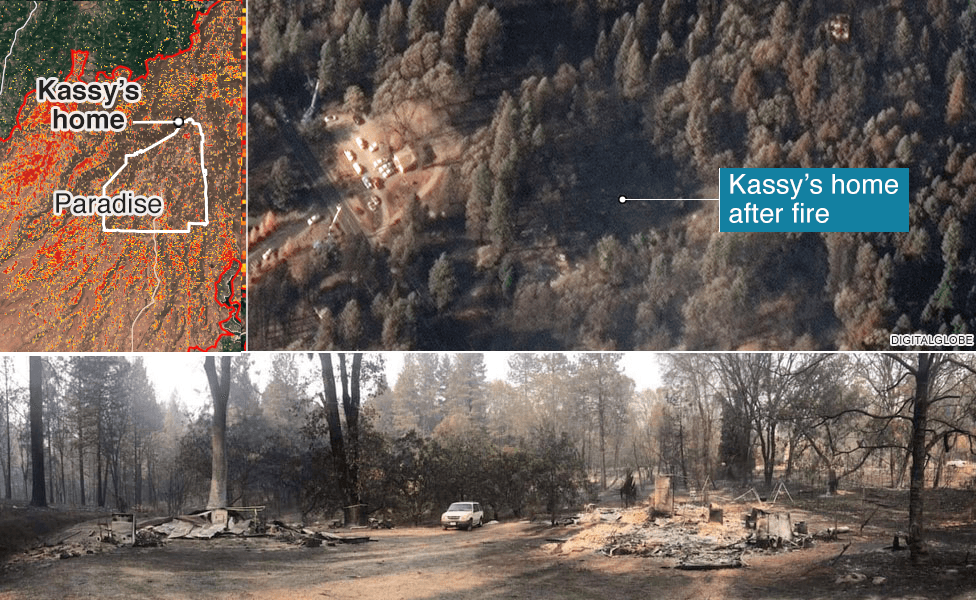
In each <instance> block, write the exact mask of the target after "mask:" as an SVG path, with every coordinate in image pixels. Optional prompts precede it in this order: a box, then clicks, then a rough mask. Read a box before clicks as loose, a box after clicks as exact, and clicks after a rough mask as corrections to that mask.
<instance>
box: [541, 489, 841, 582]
mask: <svg viewBox="0 0 976 600" xmlns="http://www.w3.org/2000/svg"><path fill="white" fill-rule="evenodd" d="M652 504H653V503H652ZM572 521H573V522H574V524H572V525H568V527H570V528H573V529H578V531H577V532H576V533H575V534H573V535H571V536H568V537H564V538H550V539H549V540H548V543H547V544H546V545H545V546H544V549H545V550H547V551H549V552H552V553H554V554H564V555H566V554H572V553H575V552H595V553H599V554H603V555H605V556H622V555H635V556H642V557H653V558H662V559H673V560H675V561H676V563H675V564H674V566H675V567H676V568H679V569H720V568H735V567H741V566H743V565H744V564H745V562H744V560H743V559H744V557H745V556H747V555H749V554H758V553H772V552H783V551H792V550H800V549H803V548H809V547H811V546H813V545H814V544H815V543H816V542H817V541H818V540H833V539H837V536H838V535H841V534H844V533H848V532H849V529H848V528H846V527H832V528H825V529H823V530H821V531H817V532H812V531H810V528H809V527H808V524H807V523H806V522H805V521H801V520H794V518H793V516H792V515H791V513H790V512H789V511H788V510H787V509H785V508H782V507H771V506H768V505H764V506H762V507H759V506H752V505H749V504H729V505H723V506H718V505H716V504H709V505H707V506H701V505H697V504H678V505H675V506H674V508H673V510H672V511H669V512H668V513H667V514H662V513H661V512H660V511H659V510H657V509H655V508H654V507H653V506H640V507H635V508H630V509H617V508H602V509H601V508H594V509H591V510H590V511H589V512H584V513H582V514H580V515H578V516H576V517H573V519H572Z"/></svg>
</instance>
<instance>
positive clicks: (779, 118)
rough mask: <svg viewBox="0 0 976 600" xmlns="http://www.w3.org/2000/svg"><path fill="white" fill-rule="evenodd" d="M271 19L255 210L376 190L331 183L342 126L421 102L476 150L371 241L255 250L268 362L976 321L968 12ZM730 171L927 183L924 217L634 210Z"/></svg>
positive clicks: (584, 5)
mask: <svg viewBox="0 0 976 600" xmlns="http://www.w3.org/2000/svg"><path fill="white" fill-rule="evenodd" d="M249 8H251V15H250V17H251V30H252V31H254V32H255V36H254V37H253V38H252V44H251V52H250V54H249V60H250V64H251V66H252V69H251V74H252V81H251V94H250V103H251V104H250V114H251V140H252V142H257V143H254V144H252V148H253V151H252V153H251V157H250V159H251V171H252V174H253V175H252V182H253V183H252V187H251V190H252V194H251V200H252V201H251V203H250V204H249V206H250V209H249V210H250V211H251V217H252V219H254V220H255V223H256V221H257V220H258V219H261V218H262V215H264V213H265V212H266V211H271V212H272V213H274V215H275V216H274V219H271V220H272V221H275V222H276V223H280V222H284V223H290V222H297V221H299V220H300V221H301V222H302V224H304V220H305V217H306V216H308V215H310V214H316V213H325V214H328V215H329V216H330V219H331V215H332V214H334V212H335V208H334V206H335V202H337V201H338V200H339V199H340V198H341V197H347V198H348V197H350V195H352V196H357V195H360V196H361V195H362V194H364V193H365V192H363V190H362V185H361V184H360V182H359V181H358V179H355V180H350V181H351V183H344V182H343V181H342V180H340V181H339V182H338V183H333V182H332V181H331V180H329V179H328V178H326V177H324V175H326V174H333V175H334V174H335V173H341V169H342V168H343V166H344V164H345V163H344V161H345V159H343V158H342V157H341V154H339V156H338V157H336V156H335V154H338V153H337V152H335V145H336V144H337V143H339V142H340V141H341V139H342V136H343V135H344V134H343V131H352V130H348V129H344V127H346V126H344V125H342V126H335V127H334V128H332V129H330V128H329V125H328V124H327V123H324V122H323V118H324V116H327V115H329V114H335V115H339V117H342V115H347V114H353V115H355V114H361V115H363V116H364V117H366V118H367V119H368V120H369V121H368V122H367V126H370V124H372V123H374V122H376V123H379V122H382V119H384V118H386V117H388V116H389V115H391V114H394V113H395V112H396V111H397V110H400V109H401V108H402V107H404V106H412V105H421V106H423V107H425V108H424V110H429V111H430V113H429V114H431V115H434V117H432V118H434V119H435V120H437V123H438V124H437V127H438V128H439V129H436V128H435V129H436V131H439V132H441V133H439V134H437V135H442V138H441V139H440V141H441V142H442V141H443V139H447V138H443V135H449V136H455V137H450V139H452V140H453V139H457V140H459V141H458V142H457V144H458V148H459V150H460V151H459V152H458V153H457V154H456V155H454V154H451V155H450V156H451V157H455V156H456V158H450V159H447V158H445V159H444V160H445V162H444V163H443V164H442V163H439V162H437V157H436V156H435V157H428V160H430V161H431V164H430V165H427V166H430V167H431V168H433V169H435V170H436V169H441V170H443V171H444V172H445V174H446V175H445V176H444V177H443V179H442V180H439V181H440V183H439V187H438V186H435V187H433V188H428V189H426V190H424V191H423V193H420V192H421V190H416V191H417V192H418V193H420V201H419V203H418V207H417V208H416V209H408V208H405V209H404V212H403V216H402V217H400V218H398V219H397V220H396V223H392V224H391V226H390V227H389V228H385V229H383V235H382V236H381V239H378V238H375V237H374V238H371V239H372V243H366V242H356V241H349V238H348V237H347V238H346V239H345V240H343V241H342V242H341V243H339V244H338V245H335V244H331V242H329V240H327V239H326V238H327V237H328V236H327V235H326V233H327V229H328V228H327V227H324V226H323V227H320V228H319V229H313V228H310V229H309V234H308V236H310V237H309V239H304V240H303V239H299V238H298V237H297V236H294V235H292V230H289V229H288V228H287V227H286V226H281V230H282V233H279V234H278V237H277V238H275V237H273V236H272V237H270V238H268V239H269V241H268V242H265V243H264V245H261V242H252V246H251V250H252V255H257V256H261V257H262V260H264V258H265V255H266V258H267V264H265V265H264V268H265V269H266V270H267V272H268V274H267V275H263V274H262V275H261V277H257V276H256V275H252V277H254V278H255V281H254V285H253V288H254V289H253V294H252V296H253V297H252V305H251V308H252V315H253V318H252V323H253V325H254V327H253V329H254V331H253V332H252V338H251V340H252V343H253V344H254V347H255V348H268V349H274V348H284V347H286V346H287V347H293V348H312V347H317V348H329V347H375V348H387V349H436V348H440V349H463V348H477V349H558V348H605V347H615V348H635V349H667V348H674V347H679V346H680V347H687V348H695V349H734V348H739V347H750V348H807V349H829V348H852V349H856V348H882V347H887V344H888V334H889V333H891V332H899V333H902V332H904V333H911V332H925V333H936V332H944V333H965V332H972V331H973V330H974V327H976V296H974V294H973V290H974V289H976V254H974V249H976V246H974V243H973V240H976V219H974V218H973V214H974V208H976V185H974V184H976V152H974V148H973V142H972V140H973V139H976V119H974V118H973V117H974V116H976V112H974V108H976V106H974V103H973V100H974V97H976V96H974V93H976V92H974V85H976V82H974V81H973V77H972V75H971V74H972V72H973V65H974V63H976V41H974V40H976V6H974V5H973V4H972V3H971V2H966V1H964V0H931V1H928V2H903V1H901V0H886V1H872V2H858V3H853V2H846V1H824V0H803V1H797V2H789V1H785V0H782V1H778V2H777V1H765V2H741V1H737V0H733V1H727V2H719V1H718V0H699V1H698V2H677V1H675V0H664V1H661V0H643V1H642V2H636V1H633V0H615V1H609V2H604V1H599V2H597V1H593V0H576V1H573V2H569V1H565V2H564V1H558V0H553V1H549V2H526V1H501V2H493V3H485V2H480V1H479V0H451V1H448V0H413V1H410V2H401V1H400V0H393V1H391V2H389V3H387V2H374V1H370V0H336V1H334V2H333V1H328V0H322V1H319V2H303V3H295V4H283V3H276V2H267V1H255V2H253V3H252V6H251V7H249ZM424 114H428V113H424ZM303 117H304V118H303ZM408 121H409V119H408ZM404 125H410V123H409V122H405V123H404ZM427 125H429V123H428V124H427ZM444 132H447V133H444ZM415 133H416V132H415ZM431 135H434V134H433V133H431ZM414 140H415V142H416V144H415V145H416V146H417V147H418V148H423V147H425V146H424V144H425V143H429V144H430V145H431V147H435V148H436V147H438V146H437V144H438V143H439V141H438V139H434V140H433V141H431V140H430V139H428V138H426V137H425V134H423V133H418V134H417V135H416V136H415V138H414ZM369 156H370V157H371V156H372V155H369ZM424 166H425V165H424V164H423V163H422V164H421V168H423V167H424ZM723 166H746V167H806V168H809V167H903V168H908V169H909V172H910V188H911V189H910V198H911V208H910V230H909V232H907V233H893V234H892V233H877V234H867V233H855V234H834V233H827V234H812V233H810V234H794V235H785V234H759V233H742V234H738V233H729V234H719V233H718V232H717V229H718V227H717V218H716V208H715V206H714V205H712V204H711V203H695V202H677V203H653V204H650V203H628V204H624V205H621V204H620V203H619V202H617V198H618V197H619V196H620V195H627V196H629V197H658V198H699V197H713V196H714V189H715V188H716V184H717V177H718V169H719V168H720V167H723ZM426 172H427V171H423V173H426ZM424 176H426V175H424ZM391 181H392V180H391ZM431 190H433V191H435V192H437V193H436V194H430V195H429V196H427V197H425V196H424V194H425V193H429V192H431ZM380 196H382V193H381V194H380ZM435 196H436V197H438V198H440V200H439V202H440V204H437V205H436V206H435V205H434V204H430V203H433V202H434V200H431V199H430V198H433V197H435ZM365 198H366V199H368V195H367V196H365ZM384 201H385V198H384ZM424 202H428V204H424ZM365 203H366V202H365V200H364V205H365ZM384 206H385V205H384ZM425 208H426V209H427V210H424V209H425ZM435 208H436V210H435ZM364 210H365V208H364ZM369 210H375V205H373V208H371V209H369ZM381 210H387V209H386V208H383V209H381ZM368 212H369V211H366V213H368ZM294 214H299V215H302V216H301V217H300V219H299V217H289V216H288V215H294ZM377 214H379V213H377ZM367 216H368V215H367ZM264 218H265V221H263V222H264V223H265V226H266V230H265V231H264V232H263V233H264V234H267V232H268V231H270V230H272V229H273V227H274V226H277V225H274V226H272V225H268V224H267V220H268V217H264ZM289 218H291V221H289ZM360 218H361V219H362V218H364V217H360ZM255 229H256V228H255ZM252 235H253V234H252ZM289 236H290V237H289ZM258 237H260V236H258ZM258 237H252V240H254V239H258ZM262 239H263V238H262ZM316 241H318V242H321V243H319V244H318V245H317V246H316V245H315V244H314V242H316ZM302 244H305V246H303V245H302ZM313 246H315V248H314V250H313V248H312V247H313ZM255 250H257V252H255ZM272 251H274V252H272ZM275 253H276V254H275ZM255 260H257V259H255ZM438 261H441V263H442V264H441V265H440V266H438V269H437V273H438V274H437V275H435V271H434V267H435V263H437V262H438ZM259 262H260V261H259ZM259 266H260V265H259V264H255V265H254V267H259ZM253 273H255V274H258V273H263V272H262V271H260V270H259V269H255V270H254V271H253ZM337 273H338V274H339V275H340V276H337ZM343 273H344V274H345V275H342V274H343Z"/></svg>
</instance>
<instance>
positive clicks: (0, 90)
mask: <svg viewBox="0 0 976 600" xmlns="http://www.w3.org/2000/svg"><path fill="white" fill-rule="evenodd" d="M38 6H40V4H38V3H37V2H35V3H34V10H32V11H30V14H29V15H27V20H26V21H24V24H23V25H21V26H20V29H18V30H17V31H15V32H14V40H13V41H12V42H10V52H8V53H7V56H5V57H3V76H2V77H0V94H3V84H4V82H5V81H6V80H7V59H8V58H10V55H11V54H13V53H14V44H16V43H17V34H18V33H20V32H21V31H23V29H24V27H27V24H28V23H30V20H31V17H33V16H34V13H35V12H37V7H38Z"/></svg>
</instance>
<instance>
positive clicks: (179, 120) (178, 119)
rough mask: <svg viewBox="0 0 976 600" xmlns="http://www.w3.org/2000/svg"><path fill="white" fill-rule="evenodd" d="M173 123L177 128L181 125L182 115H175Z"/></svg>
mask: <svg viewBox="0 0 976 600" xmlns="http://www.w3.org/2000/svg"><path fill="white" fill-rule="evenodd" d="M173 125H176V127H177V129H179V128H180V127H183V117H176V118H175V119H173Z"/></svg>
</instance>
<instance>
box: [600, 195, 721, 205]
mask: <svg viewBox="0 0 976 600" xmlns="http://www.w3.org/2000/svg"><path fill="white" fill-rule="evenodd" d="M685 200H699V201H702V202H718V198H628V197H627V196H620V197H619V198H617V201H618V202H620V203H621V204H624V203H627V202H684V201H685Z"/></svg>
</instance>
